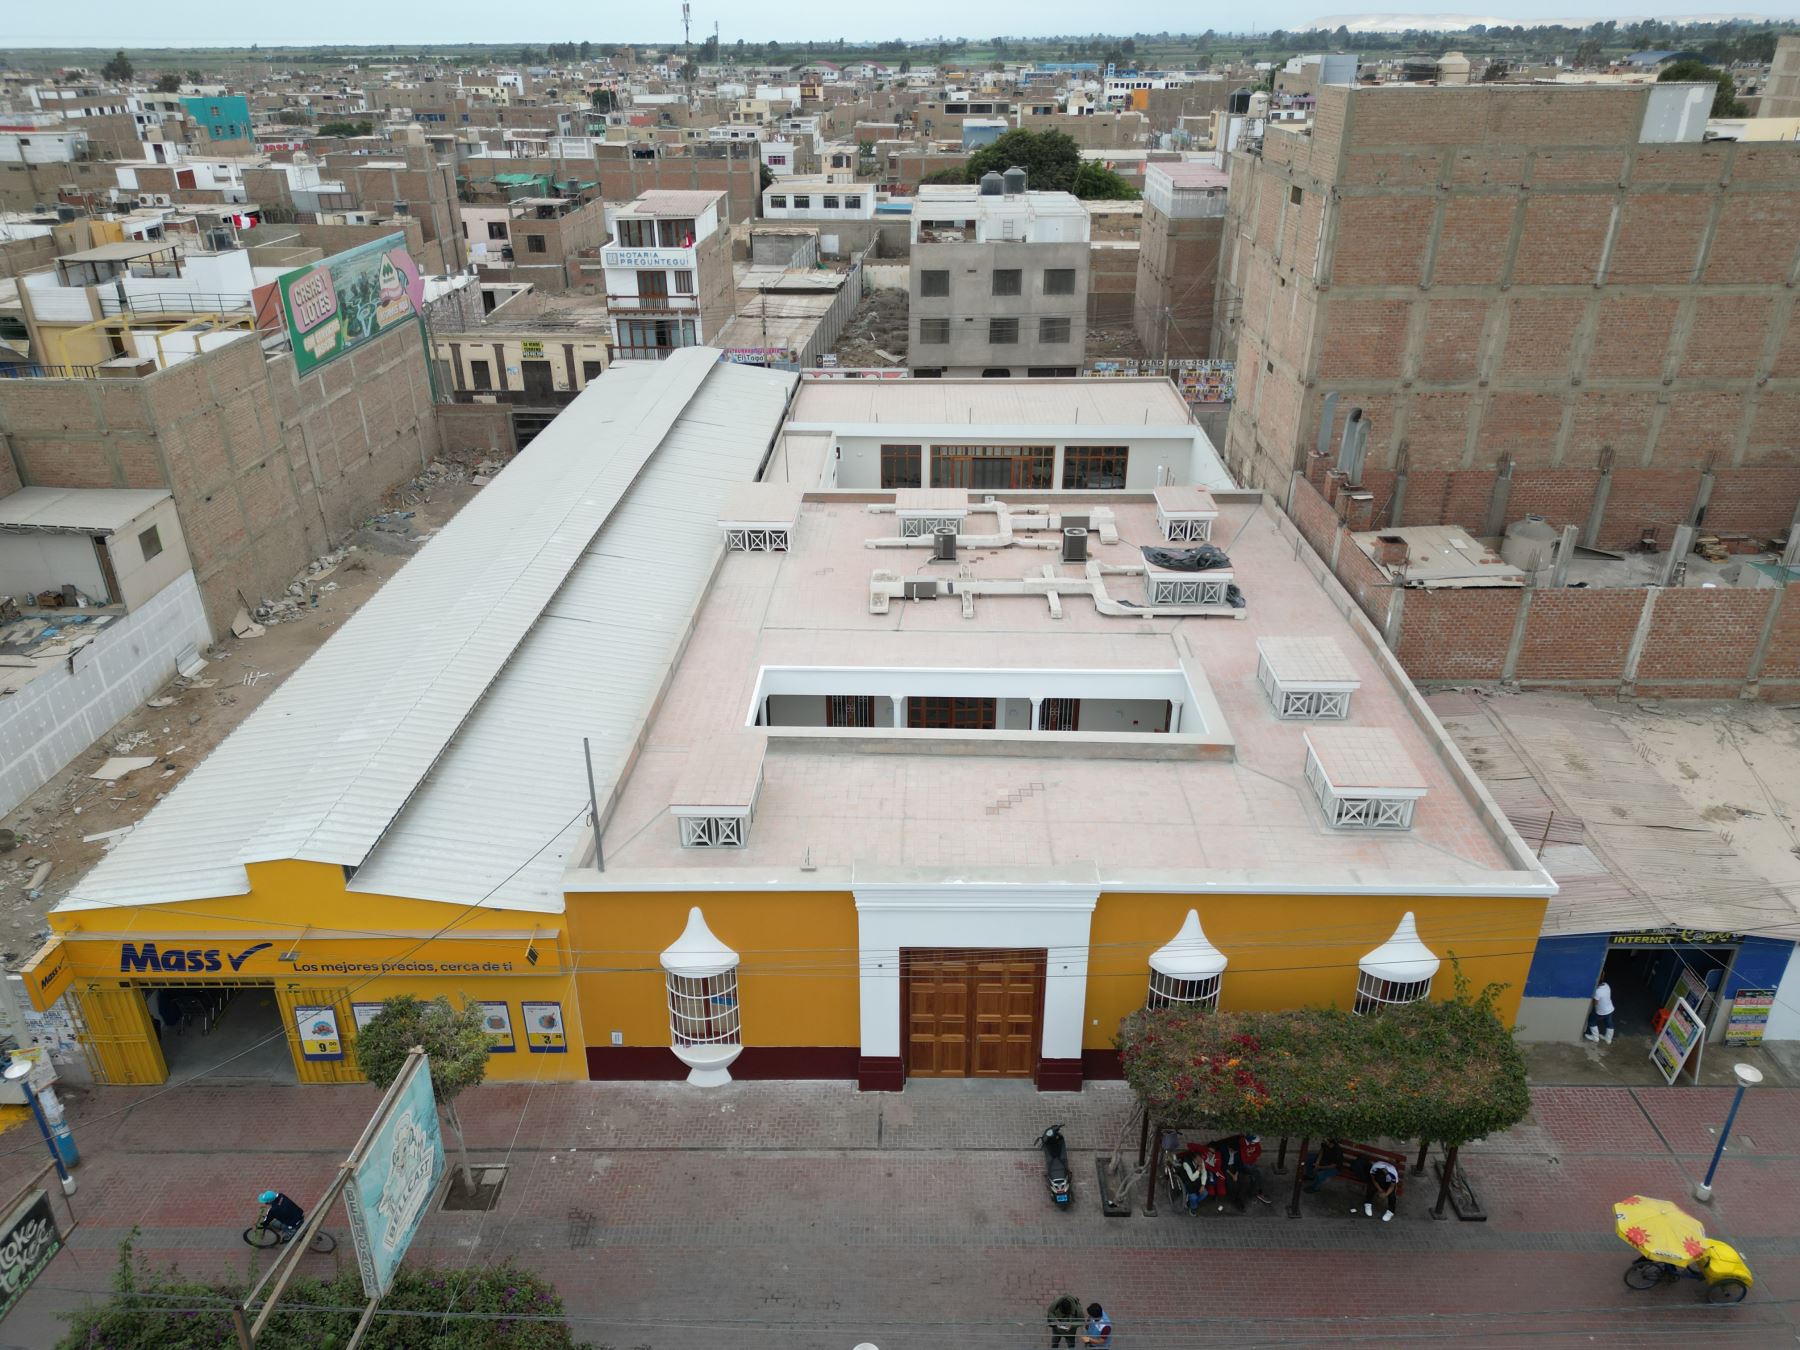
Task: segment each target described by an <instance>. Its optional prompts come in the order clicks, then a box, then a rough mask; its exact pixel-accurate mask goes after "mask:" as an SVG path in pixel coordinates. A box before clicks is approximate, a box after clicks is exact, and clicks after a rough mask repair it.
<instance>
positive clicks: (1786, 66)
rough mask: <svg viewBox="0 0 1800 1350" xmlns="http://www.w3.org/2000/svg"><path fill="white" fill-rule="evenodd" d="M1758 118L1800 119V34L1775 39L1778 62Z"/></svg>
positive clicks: (1771, 70)
mask: <svg viewBox="0 0 1800 1350" xmlns="http://www.w3.org/2000/svg"><path fill="white" fill-rule="evenodd" d="M1756 115H1757V116H1758V117H1800V35H1796V34H1793V33H1790V34H1788V35H1787V36H1786V37H1779V38H1776V39H1775V59H1774V61H1772V62H1771V63H1770V65H1769V78H1768V80H1767V82H1766V83H1765V84H1764V85H1763V91H1762V97H1761V98H1760V99H1759V100H1758V101H1757V104H1756Z"/></svg>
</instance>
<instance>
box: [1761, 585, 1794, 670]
mask: <svg viewBox="0 0 1800 1350" xmlns="http://www.w3.org/2000/svg"><path fill="white" fill-rule="evenodd" d="M1795 683H1800V581H1796V582H1791V583H1790V584H1789V585H1788V588H1787V596H1786V598H1785V599H1783V601H1782V602H1781V615H1780V617H1779V618H1777V619H1776V620H1775V631H1774V633H1772V634H1771V635H1770V638H1769V651H1768V654H1767V655H1766V656H1764V658H1763V665H1762V691H1763V697H1765V698H1792V697H1793V690H1792V688H1791V687H1790V688H1773V689H1772V688H1770V685H1771V684H1778V685H1779V684H1786V685H1788V686H1792V685H1793V684H1795Z"/></svg>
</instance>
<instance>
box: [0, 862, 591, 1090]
mask: <svg viewBox="0 0 1800 1350" xmlns="http://www.w3.org/2000/svg"><path fill="white" fill-rule="evenodd" d="M247 872H248V875H249V878H250V889H249V890H248V891H247V892H246V893H245V894H243V895H235V896H223V897H216V898H209V899H204V900H193V901H181V902H175V903H169V904H155V905H138V906H123V905H107V906H93V907H86V908H79V907H77V908H61V909H58V910H55V911H53V912H52V913H51V915H50V926H51V928H52V930H53V935H52V937H51V939H50V941H49V942H48V943H46V944H45V946H44V947H43V948H42V949H41V950H40V951H39V952H38V953H37V954H36V955H35V956H34V957H33V959H32V961H31V962H30V963H29V964H28V965H27V966H26V967H25V968H24V970H23V972H22V974H23V976H24V980H25V985H26V990H27V993H28V996H29V997H30V1000H31V1002H32V1004H33V1006H35V1007H37V1008H39V1009H44V1010H47V1009H49V1008H51V1007H52V1006H53V1005H55V1004H56V1002H57V1000H58V999H59V998H60V999H63V1000H65V1007H67V1008H68V1009H69V1011H70V1013H71V1015H72V1016H73V1018H74V1020H75V1025H76V1031H77V1035H78V1037H79V1039H80V1041H81V1043H82V1045H83V1047H84V1049H85V1051H86V1053H87V1057H88V1062H89V1067H90V1068H91V1069H92V1071H93V1074H94V1077H95V1079H96V1080H97V1081H99V1082H104V1083H136V1084H142V1083H160V1082H163V1081H165V1080H166V1079H167V1078H168V1077H169V1076H170V1071H171V1064H170V1060H169V1057H168V1056H167V1055H166V1054H165V1050H169V1051H176V1050H179V1051H180V1052H181V1053H183V1054H191V1053H194V1052H195V1047H196V1046H200V1045H202V1044H203V1038H205V1037H206V1036H208V1035H209V1034H211V1033H219V1035H220V1041H221V1042H222V1043H224V1042H228V1043H225V1044H223V1046H222V1048H221V1049H219V1050H215V1051H214V1053H212V1054H211V1056H210V1057H209V1059H208V1060H207V1068H206V1071H207V1072H212V1073H218V1074H223V1075H230V1074H231V1073H232V1072H233V1065H232V1064H231V1063H230V1062H226V1063H222V1064H220V1063H216V1061H218V1060H219V1059H220V1058H221V1056H222V1055H224V1054H228V1053H231V1052H232V1051H233V1050H234V1049H235V1048H236V1047H238V1046H239V1045H241V1046H242V1047H243V1049H242V1051H241V1054H242V1057H243V1059H244V1061H245V1062H246V1063H247V1062H249V1059H250V1057H251V1056H253V1055H255V1056H258V1057H260V1058H261V1059H262V1060H263V1061H264V1062H266V1061H267V1059H268V1057H269V1056H270V1055H271V1054H273V1057H274V1058H275V1059H276V1060H277V1061H278V1060H279V1052H278V1051H275V1050H274V1047H276V1046H285V1048H286V1052H287V1055H288V1057H289V1060H290V1063H291V1068H292V1072H293V1076H294V1079H295V1080H297V1081H299V1082H302V1083H359V1082H363V1081H364V1079H363V1077H362V1075H361V1073H360V1072H359V1070H358V1068H357V1064H356V1036H357V1029H358V1027H359V1026H361V1025H362V1024H363V1023H364V1022H366V1021H367V1019H368V1018H369V1017H372V1016H373V1015H374V1014H375V1012H377V1011H378V1010H379V1008H380V1005H381V1002H382V1000H384V999H386V998H389V997H392V996H394V995H396V994H411V995H414V996H415V997H418V998H422V999H427V998H434V997H436V996H438V995H440V994H442V995H444V996H446V997H448V998H449V1000H450V1001H451V1002H452V1003H453V1004H456V1005H458V1006H464V1005H466V1004H469V1003H480V1004H483V1005H484V1007H485V1013H486V1017H487V1022H488V1026H489V1028H490V1033H491V1034H492V1035H493V1036H494V1037H495V1043H494V1047H493V1051H492V1053H491V1055H490V1059H489V1065H488V1077H489V1079H490V1080H498V1081H509V1080H511V1081H554V1080H559V1079H570V1078H584V1077H586V1076H587V1075H586V1066H585V1064H584V1062H583V1057H582V1054H581V1047H582V1045H583V1034H582V1030H581V1020H580V1015H579V1011H578V1009H577V1006H576V991H575V976H574V973H573V972H574V961H573V960H572V955H571V953H570V951H569V946H568V942H567V938H566V934H565V932H564V928H563V924H562V916H561V915H560V914H556V913H544V912H541V911H538V910H524V909H506V908H499V907H494V906H488V905H483V906H465V905H452V904H444V903H438V902H431V901H422V900H411V899H403V898H399V897H394V896H383V895H369V894H361V893H351V892H349V891H347V890H346V889H345V885H344V872H343V869H342V868H340V867H336V866H330V865H326V864H320V863H309V862H272V863H259V864H251V865H250V866H249V867H248V868H247ZM296 915H304V916H306V917H305V918H304V919H303V920H299V921H296V919H295V917H294V916H296ZM227 1015H229V1016H230V1017H231V1019H232V1021H231V1024H230V1027H229V1030H230V1033H231V1035H230V1037H226V1036H225V1035H224V1034H223V1032H222V1031H221V1027H222V1024H223V1019H224V1018H225V1017H226V1016H227ZM177 1076H185V1070H178V1073H177Z"/></svg>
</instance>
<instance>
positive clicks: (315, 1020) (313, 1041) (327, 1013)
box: [294, 1008, 344, 1059]
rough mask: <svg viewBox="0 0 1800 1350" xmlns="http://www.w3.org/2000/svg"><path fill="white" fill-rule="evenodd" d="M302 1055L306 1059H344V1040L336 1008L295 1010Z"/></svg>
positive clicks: (295, 1022)
mask: <svg viewBox="0 0 1800 1350" xmlns="http://www.w3.org/2000/svg"><path fill="white" fill-rule="evenodd" d="M294 1024H295V1026H296V1027H298V1028H299V1031H300V1054H301V1057H302V1058H305V1059H342V1058H343V1057H344V1038H343V1036H342V1035H340V1034H339V1032H338V1020H337V1009H336V1008H295V1009H294Z"/></svg>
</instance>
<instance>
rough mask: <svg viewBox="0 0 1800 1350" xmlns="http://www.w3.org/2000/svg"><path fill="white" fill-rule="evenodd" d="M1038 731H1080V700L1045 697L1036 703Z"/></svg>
mask: <svg viewBox="0 0 1800 1350" xmlns="http://www.w3.org/2000/svg"><path fill="white" fill-rule="evenodd" d="M1038 730H1039V731H1080V730H1081V700H1080V699H1078V698H1047V699H1045V700H1044V701H1043V702H1042V703H1040V704H1039V705H1038Z"/></svg>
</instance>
